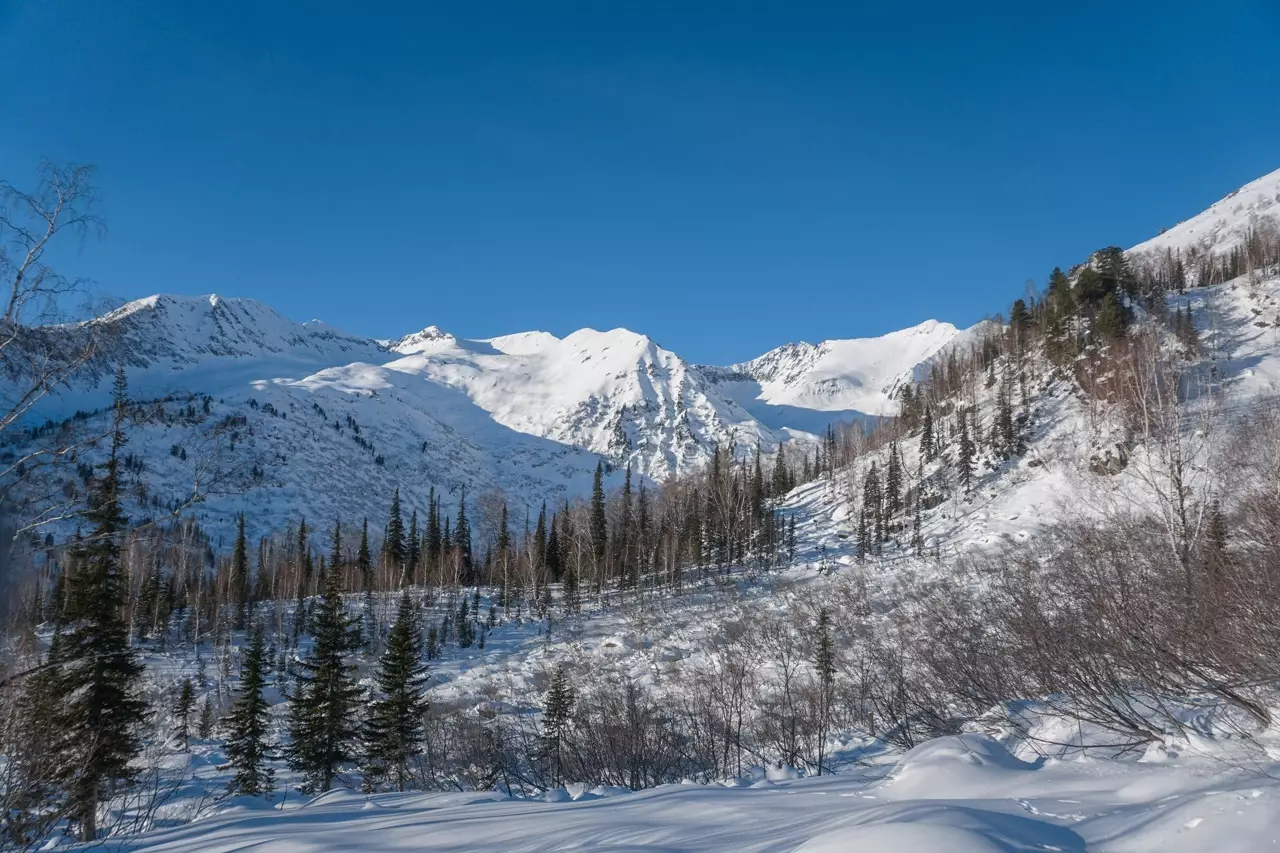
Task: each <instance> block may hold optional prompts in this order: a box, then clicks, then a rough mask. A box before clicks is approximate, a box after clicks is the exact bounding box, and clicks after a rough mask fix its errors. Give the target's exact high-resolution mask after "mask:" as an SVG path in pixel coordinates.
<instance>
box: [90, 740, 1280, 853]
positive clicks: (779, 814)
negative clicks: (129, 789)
mask: <svg viewBox="0 0 1280 853" xmlns="http://www.w3.org/2000/svg"><path fill="white" fill-rule="evenodd" d="M785 777H786V774H773V778H766V777H764V776H761V777H759V778H756V779H750V778H748V779H743V780H735V781H733V782H732V783H730V784H726V785H696V784H683V785H668V786H663V787H659V788H655V789H652V790H648V791H642V792H636V793H626V792H621V791H618V790H615V789H596V790H583V789H581V788H580V787H572V788H570V789H559V790H556V791H552V792H550V793H549V794H548V795H547V797H545V798H544V799H542V800H518V799H509V798H507V797H504V796H502V795H500V794H496V793H475V792H468V793H452V794H450V793H434V794H383V795H377V796H371V797H367V796H362V795H360V794H357V793H354V792H341V791H338V792H331V793H329V794H326V795H322V796H320V797H318V798H316V799H314V800H311V801H309V802H303V801H298V800H294V801H293V802H288V801H286V802H285V803H284V805H283V808H279V807H276V808H273V807H271V806H269V805H267V804H265V803H261V802H258V803H252V802H245V801H243V800H237V801H234V802H230V803H226V804H224V805H223V806H222V807H221V808H220V809H218V813H216V814H213V815H211V816H209V817H206V818H204V819H202V820H200V821H198V822H196V823H194V824H191V825H189V826H185V827H182V828H179V829H176V830H172V831H167V832H157V833H153V834H150V835H147V836H142V837H139V838H136V839H129V840H124V841H121V842H119V843H118V844H113V845H112V849H114V850H119V851H122V853H123V851H131V853H132V852H134V851H136V853H233V851H247V850H254V851H262V853H311V852H312V851H315V853H320V851H324V853H348V852H349V853H356V851H370V853H377V851H401V850H422V851H458V852H459V853H461V851H473V850H502V851H512V853H515V852H516V851H528V853H533V851H567V850H590V851H599V853H604V851H610V852H611V853H623V851H637V852H638V851H653V852H654V853H659V852H660V851H670V853H677V851H678V853H695V851H696V852H697V853H704V851H705V853H712V852H713V851H715V853H721V851H723V853H750V851H804V853H845V851H857V853H904V851H912V853H925V851H946V853H1014V851H1063V853H1074V851H1081V853H1083V851H1086V850H1087V851H1092V853H1152V851H1161V853H1203V851H1239V852H1240V853H1245V852H1246V851H1262V850H1270V849H1274V848H1275V847H1276V846H1280V782H1278V781H1277V780H1276V779H1275V778H1263V777H1259V776H1257V775H1254V774H1252V773H1246V772H1243V771H1241V770H1238V769H1235V768H1232V767H1230V766H1227V765H1225V764H1223V763H1221V762H1218V761H1215V760H1212V759H1207V758H1203V757H1200V756H1195V755H1161V756H1153V757H1152V758H1151V760H1146V761H1140V762H1128V763H1121V762H1116V761H1111V760H1105V759H1089V758H1074V759H1069V760H1054V759H1038V760H1034V761H1023V760H1021V759H1019V758H1018V757H1016V756H1014V755H1013V754H1011V753H1010V752H1009V751H1008V750H1007V749H1006V748H1005V747H1004V746H1002V745H1001V744H1000V743H998V742H997V741H995V740H993V739H991V738H989V737H987V736H985V735H979V734H971V735H962V736H956V737H946V738H939V739H936V740H933V741H929V742H928V743H925V744H923V745H921V746H919V747H917V748H915V749H914V750H912V751H910V752H908V753H907V754H906V755H904V756H902V757H901V758H900V759H899V760H898V761H896V762H894V763H889V764H884V765H880V766H872V767H865V768H860V769H856V770H852V771H850V772H848V773H844V774H841V775H839V776H834V777H832V776H825V777H811V778H807V779H788V778H785Z"/></svg>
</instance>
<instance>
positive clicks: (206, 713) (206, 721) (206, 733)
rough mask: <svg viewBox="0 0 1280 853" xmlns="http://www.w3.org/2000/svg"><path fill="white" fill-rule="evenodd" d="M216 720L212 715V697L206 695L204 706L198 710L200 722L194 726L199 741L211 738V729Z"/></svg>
mask: <svg viewBox="0 0 1280 853" xmlns="http://www.w3.org/2000/svg"><path fill="white" fill-rule="evenodd" d="M216 722H217V720H216V719H215V718H214V713H213V696H212V695H206V696H205V697H204V705H203V706H202V707H201V708H200V722H199V723H197V724H196V734H197V735H199V736H200V738H201V740H206V739H208V738H210V737H212V736H213V727H214V724H215V723H216Z"/></svg>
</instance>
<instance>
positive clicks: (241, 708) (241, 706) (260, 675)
mask: <svg viewBox="0 0 1280 853" xmlns="http://www.w3.org/2000/svg"><path fill="white" fill-rule="evenodd" d="M268 664H269V661H268V660H267V642H266V639H265V638H264V637H263V634H262V626H261V625H258V626H256V627H255V628H254V630H253V637H252V639H251V640H250V642H249V649H248V651H247V652H246V653H245V655H244V660H243V661H242V663H241V666H240V690H239V692H238V693H237V695H236V699H235V704H234V705H232V707H231V714H230V715H229V716H228V718H227V763H228V764H229V765H231V767H232V768H234V769H235V775H234V776H232V778H231V781H230V782H229V783H228V784H227V790H228V791H229V792H230V793H231V794H232V795H233V796H236V795H239V796H246V797H263V796H266V795H268V794H270V793H271V790H272V788H273V786H274V785H273V778H274V773H273V771H272V769H271V767H269V766H268V764H267V761H268V760H269V759H270V749H271V747H270V744H269V742H268V725H269V724H270V721H271V716H270V711H269V708H268V706H267V702H266V699H264V698H263V696H262V690H263V688H264V687H265V686H266V683H267V667H268Z"/></svg>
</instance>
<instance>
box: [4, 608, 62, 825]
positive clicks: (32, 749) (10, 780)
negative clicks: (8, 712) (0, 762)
mask: <svg viewBox="0 0 1280 853" xmlns="http://www.w3.org/2000/svg"><path fill="white" fill-rule="evenodd" d="M52 642H53V648H50V650H49V656H48V657H47V658H46V660H45V663H46V666H45V668H44V669H40V670H37V671H36V672H35V673H33V674H32V675H31V676H30V677H29V678H28V679H27V680H26V682H25V684H22V685H21V691H22V692H21V693H20V694H19V696H18V699H17V702H16V703H15V707H14V709H13V717H12V718H11V719H12V720H13V722H12V723H11V724H10V727H9V728H8V730H7V731H6V732H5V744H4V747H5V753H6V754H5V771H4V775H5V788H6V792H5V793H6V796H5V806H6V813H5V815H4V822H3V825H2V831H3V836H2V838H3V841H0V847H3V848H4V849H10V847H9V846H8V845H6V844H5V843H4V842H8V843H9V845H12V848H13V849H16V850H30V849H34V847H35V845H36V844H37V843H38V842H40V841H41V840H43V839H45V838H47V837H49V835H50V833H51V832H52V831H53V829H54V825H55V824H56V823H57V822H58V821H59V820H61V817H62V808H63V803H62V801H61V800H62V792H61V791H60V790H59V785H58V769H59V762H60V760H61V759H62V757H63V752H64V750H65V749H66V747H67V745H68V744H67V743H66V742H65V741H64V740H63V739H62V736H61V731H60V729H59V727H58V711H59V704H58V702H59V699H58V691H59V684H58V679H59V672H58V670H57V669H56V667H53V666H52V665H51V661H54V660H56V659H57V658H58V657H59V655H58V649H57V645H58V635H57V634H56V633H55V634H54V635H53V638H52Z"/></svg>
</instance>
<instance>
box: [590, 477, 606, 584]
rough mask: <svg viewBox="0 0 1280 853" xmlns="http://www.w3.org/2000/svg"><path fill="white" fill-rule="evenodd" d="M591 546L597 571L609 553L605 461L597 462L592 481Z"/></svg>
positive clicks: (601, 567)
mask: <svg viewBox="0 0 1280 853" xmlns="http://www.w3.org/2000/svg"><path fill="white" fill-rule="evenodd" d="M590 533H591V548H592V551H593V552H594V554H595V560H596V570H597V573H599V571H600V570H601V569H603V567H604V564H605V556H606V555H607V554H608V553H609V551H608V548H609V522H608V518H607V517H606V515H605V506H604V463H603V462H597V463H596V473H595V477H594V478H593V479H592V481H591V530H590Z"/></svg>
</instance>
